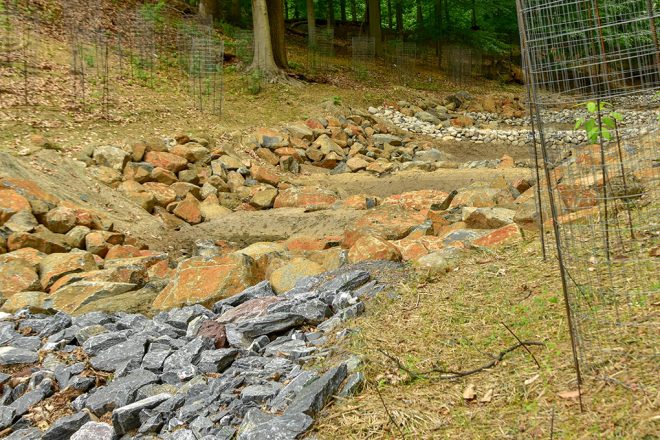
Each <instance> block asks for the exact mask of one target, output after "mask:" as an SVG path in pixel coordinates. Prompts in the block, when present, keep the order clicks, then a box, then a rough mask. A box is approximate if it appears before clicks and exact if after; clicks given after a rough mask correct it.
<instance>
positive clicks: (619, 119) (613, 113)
mask: <svg viewBox="0 0 660 440" xmlns="http://www.w3.org/2000/svg"><path fill="white" fill-rule="evenodd" d="M610 116H611V117H613V118H614V119H616V120H617V121H623V115H622V114H621V113H618V112H612V113H610Z"/></svg>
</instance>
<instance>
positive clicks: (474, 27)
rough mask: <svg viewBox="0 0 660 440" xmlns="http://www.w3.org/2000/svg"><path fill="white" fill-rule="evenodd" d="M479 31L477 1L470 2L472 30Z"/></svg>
mask: <svg viewBox="0 0 660 440" xmlns="http://www.w3.org/2000/svg"><path fill="white" fill-rule="evenodd" d="M478 29H479V26H477V1H476V0H472V30H473V31H476V30H478Z"/></svg>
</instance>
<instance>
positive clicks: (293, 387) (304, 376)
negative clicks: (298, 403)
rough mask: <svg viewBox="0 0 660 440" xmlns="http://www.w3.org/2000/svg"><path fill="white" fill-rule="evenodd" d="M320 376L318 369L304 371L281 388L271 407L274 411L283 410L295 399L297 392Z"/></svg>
mask: <svg viewBox="0 0 660 440" xmlns="http://www.w3.org/2000/svg"><path fill="white" fill-rule="evenodd" d="M318 377H319V375H318V373H317V372H316V371H303V372H301V373H300V374H299V375H298V376H296V377H295V378H294V379H293V380H292V381H291V382H289V383H288V384H287V385H286V386H285V387H284V388H282V389H281V390H280V392H279V393H278V394H277V397H275V399H273V401H272V402H271V404H270V407H271V409H272V410H273V411H283V410H284V409H285V408H286V407H287V406H288V405H289V403H290V402H291V401H292V400H293V399H294V397H295V396H296V394H298V393H300V391H301V390H302V389H303V388H304V387H305V386H306V385H307V384H309V383H311V382H312V381H314V380H316V379H317V378H318Z"/></svg>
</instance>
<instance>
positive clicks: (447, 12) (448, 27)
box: [445, 0, 451, 31]
mask: <svg viewBox="0 0 660 440" xmlns="http://www.w3.org/2000/svg"><path fill="white" fill-rule="evenodd" d="M449 17H450V14H449V0H445V25H446V26H447V31H449V29H451V20H450V19H449Z"/></svg>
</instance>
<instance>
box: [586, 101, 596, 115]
mask: <svg viewBox="0 0 660 440" xmlns="http://www.w3.org/2000/svg"><path fill="white" fill-rule="evenodd" d="M596 108H597V107H596V103H595V102H593V101H589V102H587V111H588V112H589V113H596Z"/></svg>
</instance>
